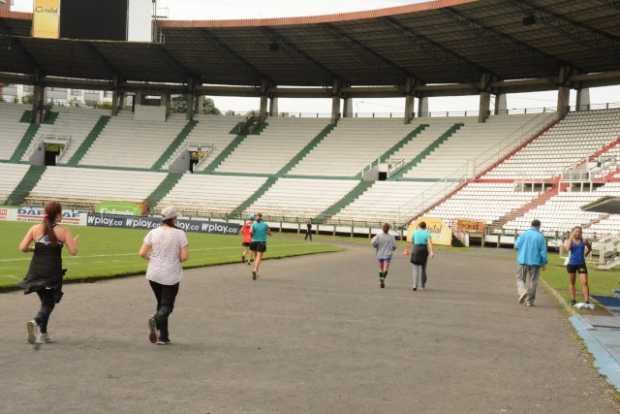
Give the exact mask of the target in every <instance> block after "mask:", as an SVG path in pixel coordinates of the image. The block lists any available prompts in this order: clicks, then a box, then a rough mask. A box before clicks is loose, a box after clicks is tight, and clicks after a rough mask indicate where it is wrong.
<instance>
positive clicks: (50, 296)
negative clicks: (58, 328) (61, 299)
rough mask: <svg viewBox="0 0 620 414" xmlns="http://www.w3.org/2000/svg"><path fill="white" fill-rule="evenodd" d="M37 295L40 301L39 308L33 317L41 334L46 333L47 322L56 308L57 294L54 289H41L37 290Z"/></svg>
mask: <svg viewBox="0 0 620 414" xmlns="http://www.w3.org/2000/svg"><path fill="white" fill-rule="evenodd" d="M37 295H38V296H39V299H40V300H41V308H40V309H39V313H37V316H35V317H34V320H35V322H36V323H37V325H39V329H40V330H41V333H47V322H48V321H49V319H50V315H51V314H52V311H53V310H54V307H56V302H57V300H58V292H57V291H56V289H42V290H37Z"/></svg>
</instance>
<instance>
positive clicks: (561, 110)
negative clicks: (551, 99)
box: [557, 86, 570, 117]
mask: <svg viewBox="0 0 620 414" xmlns="http://www.w3.org/2000/svg"><path fill="white" fill-rule="evenodd" d="M557 111H558V115H560V116H561V117H564V116H566V114H568V112H569V111H570V88H569V87H568V86H560V87H559V88H558V107H557Z"/></svg>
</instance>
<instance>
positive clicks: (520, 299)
mask: <svg viewBox="0 0 620 414" xmlns="http://www.w3.org/2000/svg"><path fill="white" fill-rule="evenodd" d="M525 298H527V292H524V293H522V294H521V296H519V303H520V304H521V305H523V304H524V303H525Z"/></svg>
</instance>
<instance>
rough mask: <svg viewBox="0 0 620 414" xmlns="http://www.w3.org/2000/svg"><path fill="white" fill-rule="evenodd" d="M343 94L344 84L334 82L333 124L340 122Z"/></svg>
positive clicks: (337, 81)
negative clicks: (341, 96)
mask: <svg viewBox="0 0 620 414" xmlns="http://www.w3.org/2000/svg"><path fill="white" fill-rule="evenodd" d="M341 92H342V82H340V81H339V80H335V81H334V86H333V88H332V123H334V124H335V123H336V122H338V121H339V120H340V95H341Z"/></svg>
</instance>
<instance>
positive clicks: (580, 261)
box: [564, 227, 594, 309]
mask: <svg viewBox="0 0 620 414" xmlns="http://www.w3.org/2000/svg"><path fill="white" fill-rule="evenodd" d="M564 248H565V249H566V250H568V252H569V254H570V255H569V257H568V262H567V263H566V271H567V272H568V282H569V291H570V295H571V305H573V306H575V307H578V308H586V309H594V306H593V305H591V304H590V287H589V286H588V266H587V265H586V257H588V255H590V253H591V252H592V246H591V245H590V242H589V241H587V240H584V239H583V230H582V229H581V227H575V228H574V229H573V230H572V231H571V233H570V236H569V238H568V239H567V240H566V241H565V242H564ZM577 274H579V281H580V282H581V291H582V292H583V299H584V301H585V303H584V304H581V303H580V304H577V289H576V287H575V282H576V281H577Z"/></svg>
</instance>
